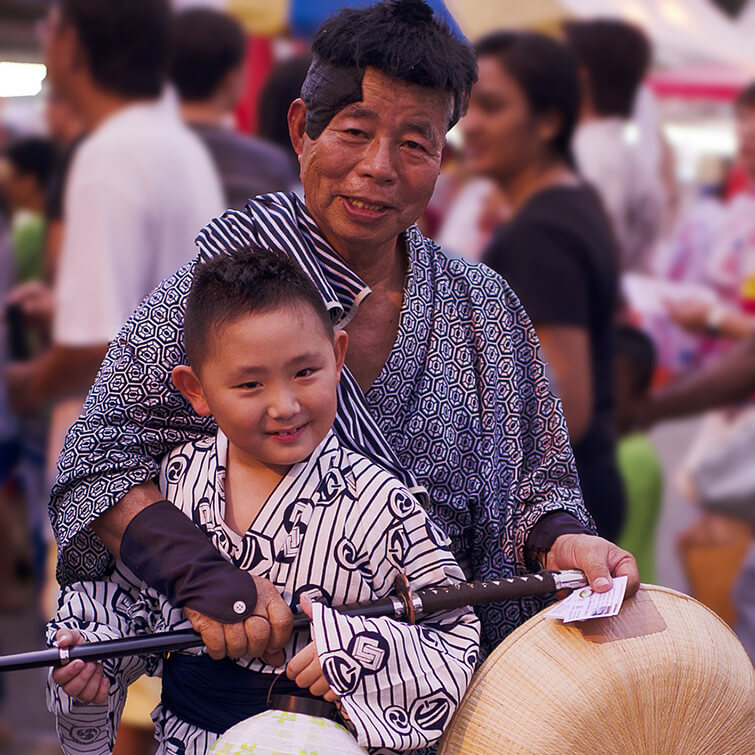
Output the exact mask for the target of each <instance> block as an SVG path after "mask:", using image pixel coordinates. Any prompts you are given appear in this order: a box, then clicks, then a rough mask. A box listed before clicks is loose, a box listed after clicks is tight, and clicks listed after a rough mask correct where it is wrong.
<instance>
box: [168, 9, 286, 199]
mask: <svg viewBox="0 0 755 755" xmlns="http://www.w3.org/2000/svg"><path fill="white" fill-rule="evenodd" d="M173 35H174V39H173V58H172V61H171V80H172V81H173V84H174V85H175V87H176V90H177V91H178V96H179V98H180V100H181V113H182V116H183V119H184V121H185V122H186V124H187V125H188V126H189V127H190V128H191V129H193V130H194V132H195V133H196V134H197V135H198V136H199V137H200V138H201V139H202V141H203V142H204V144H205V146H206V147H207V149H208V150H209V152H210V154H211V156H212V158H213V160H214V162H215V165H216V167H217V169H218V173H219V174H220V179H221V183H222V185H223V191H224V192H225V199H226V203H227V205H228V206H229V207H232V208H234V209H242V208H243V207H244V205H245V204H246V202H247V200H248V199H249V198H251V197H254V196H256V195H257V194H267V193H269V192H274V191H285V190H288V189H293V188H295V187H296V186H297V185H298V181H299V178H298V175H297V173H296V170H295V167H294V166H293V165H292V163H291V161H290V160H289V158H288V156H287V155H286V153H285V152H284V151H283V150H282V149H280V148H279V147H277V146H275V145H273V144H269V143H267V142H265V141H263V140H261V139H255V138H254V137H251V136H248V135H246V134H241V133H239V132H237V131H235V130H234V129H233V128H232V127H231V125H230V123H231V119H232V111H233V108H234V107H235V106H236V104H237V103H238V101H239V98H240V97H241V93H242V91H243V87H244V51H245V46H246V40H245V38H244V31H243V29H242V28H241V26H240V24H239V23H238V22H237V21H236V20H235V19H233V18H231V16H229V15H228V14H226V13H223V12H222V11H216V10H213V9H210V8H191V9H188V10H186V11H183V12H182V13H179V14H178V15H177V16H176V18H175V21H174V30H173Z"/></svg>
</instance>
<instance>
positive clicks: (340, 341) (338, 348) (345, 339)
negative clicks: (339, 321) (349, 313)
mask: <svg viewBox="0 0 755 755" xmlns="http://www.w3.org/2000/svg"><path fill="white" fill-rule="evenodd" d="M348 343H349V334H348V333H347V332H346V331H345V330H337V331H336V332H335V333H334V334H333V351H334V353H335V355H336V370H338V377H339V378H340V377H341V370H342V369H343V363H344V362H345V361H346V347H347V346H348Z"/></svg>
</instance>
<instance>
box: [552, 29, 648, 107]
mask: <svg viewBox="0 0 755 755" xmlns="http://www.w3.org/2000/svg"><path fill="white" fill-rule="evenodd" d="M563 28H564V34H565V36H566V40H567V43H568V44H569V46H570V47H571V48H572V49H573V50H574V52H575V54H576V56H577V58H578V59H579V62H580V64H581V65H582V66H584V67H585V69H587V75H588V77H589V79H590V88H591V91H592V96H593V102H594V105H595V109H596V110H597V112H598V114H599V115H602V116H618V117H620V118H628V117H629V116H630V115H631V114H632V107H633V105H634V99H635V96H636V94H637V89H638V88H639V86H640V84H641V83H642V80H643V78H644V77H645V74H646V73H647V71H648V68H649V67H650V61H651V56H652V48H651V46H650V41H649V40H648V38H647V35H646V34H645V32H643V31H642V29H640V28H639V27H637V26H635V25H634V24H630V23H627V22H626V21H619V20H618V19H607V18H599V19H594V20H591V21H590V20H586V21H567V22H566V23H565V24H564V26H563Z"/></svg>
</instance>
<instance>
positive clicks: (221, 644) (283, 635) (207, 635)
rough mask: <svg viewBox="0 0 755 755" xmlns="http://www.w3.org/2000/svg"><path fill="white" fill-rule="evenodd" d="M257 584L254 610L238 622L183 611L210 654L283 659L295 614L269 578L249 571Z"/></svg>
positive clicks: (276, 663) (272, 660) (275, 661)
mask: <svg viewBox="0 0 755 755" xmlns="http://www.w3.org/2000/svg"><path fill="white" fill-rule="evenodd" d="M251 577H252V579H253V580H254V585H255V587H256V588H257V605H256V606H255V609H254V614H253V615H252V616H250V617H249V618H247V619H245V620H244V621H240V622H238V623H237V624H223V623H221V622H219V621H215V619H211V618H210V617H209V616H205V615H204V614H203V613H200V612H199V611H195V610H194V609H193V608H188V607H186V608H184V615H185V616H186V618H187V619H188V620H189V621H190V622H191V625H192V627H193V628H194V631H195V632H199V634H201V635H202V641H203V642H204V644H205V646H206V647H207V653H208V654H209V656H210V658H213V659H214V660H216V661H217V660H220V659H221V658H225V657H226V656H228V657H229V658H243V657H244V656H247V655H250V656H252V657H253V658H262V659H263V660H264V661H265V663H269V664H270V665H271V666H280V665H281V664H282V663H283V660H284V655H283V648H284V647H285V646H286V643H287V642H288V640H289V638H290V637H291V630H292V628H293V624H294V617H293V614H292V613H291V609H290V608H289V607H288V605H287V604H286V602H285V601H284V600H283V598H281V596H280V593H279V592H278V591H277V590H276V589H275V586H274V585H273V583H272V582H270V581H269V580H267V579H263V578H262V577H257V576H255V575H251Z"/></svg>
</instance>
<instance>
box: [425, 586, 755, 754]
mask: <svg viewBox="0 0 755 755" xmlns="http://www.w3.org/2000/svg"><path fill="white" fill-rule="evenodd" d="M458 753H463V755H476V754H477V753H481V754H483V755H495V754H497V753H505V754H508V753H536V754H537V755H575V754H576V755H579V754H580V753H590V755H594V754H596V753H599V754H601V755H603V754H604V753H605V754H607V753H611V754H613V753H617V754H620V755H726V754H728V755H752V753H755V671H754V670H753V666H752V663H751V662H750V660H749V658H748V657H747V654H746V653H745V650H744V648H743V647H742V645H741V644H740V643H739V641H738V640H737V638H736V636H735V635H734V633H733V632H732V631H731V630H730V629H729V627H728V626H727V625H726V624H724V622H723V621H722V620H721V619H719V618H718V617H717V616H716V615H715V614H714V613H713V612H712V611H710V610H709V609H708V608H706V607H705V606H703V605H702V604H701V603H698V602H697V601H696V600H693V599H692V598H690V597H688V596H687V595H683V594H681V593H678V592H676V591H674V590H669V589H667V588H663V587H656V586H653V585H643V586H642V588H641V589H640V591H639V592H638V593H637V595H636V596H634V597H633V598H629V599H628V600H627V601H626V602H625V603H624V606H623V607H622V609H621V613H620V614H619V615H618V616H614V617H612V618H607V619H593V620H591V621H585V622H579V623H578V624H567V625H563V624H562V623H561V622H560V621H558V620H556V619H551V618H546V616H545V612H543V611H541V612H540V613H539V614H537V615H536V616H533V617H532V618H531V619H530V620H529V621H527V622H526V623H525V624H523V625H522V626H521V627H519V628H518V629H517V630H516V631H515V632H513V633H512V634H510V635H509V636H508V637H507V638H506V639H505V640H504V641H503V642H502V643H501V645H499V646H498V648H496V650H495V651H494V652H493V653H492V654H491V655H490V657H489V658H488V659H487V660H486V661H485V663H484V664H483V665H482V666H481V667H480V669H479V670H478V672H477V673H476V674H475V676H474V678H473V679H472V683H471V684H470V686H469V689H468V690H467V694H466V696H465V697H464V699H463V700H462V702H461V705H460V706H459V709H458V710H457V712H456V715H455V716H454V718H453V720H452V721H451V724H450V726H449V727H448V729H447V730H446V733H445V734H444V736H443V739H442V741H441V745H440V750H439V755H457V754H458Z"/></svg>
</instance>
